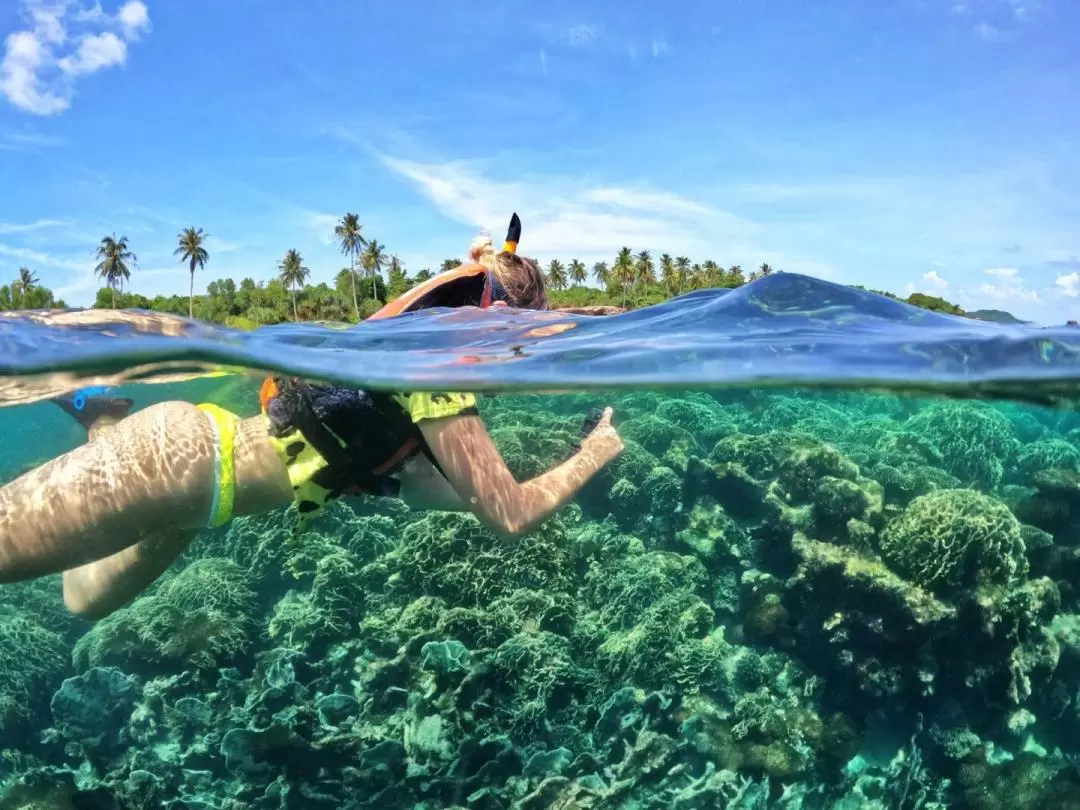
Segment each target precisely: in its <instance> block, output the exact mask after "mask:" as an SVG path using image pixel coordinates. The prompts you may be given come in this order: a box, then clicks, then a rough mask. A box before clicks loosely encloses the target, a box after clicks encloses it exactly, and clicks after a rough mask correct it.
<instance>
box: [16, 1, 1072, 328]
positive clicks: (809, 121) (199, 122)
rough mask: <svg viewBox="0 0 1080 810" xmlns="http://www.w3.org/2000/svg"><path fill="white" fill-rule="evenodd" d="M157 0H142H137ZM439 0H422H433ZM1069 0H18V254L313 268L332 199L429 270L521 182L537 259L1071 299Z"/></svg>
mask: <svg viewBox="0 0 1080 810" xmlns="http://www.w3.org/2000/svg"><path fill="white" fill-rule="evenodd" d="M144 3H145V4H144ZM436 7H437V8H438V10H433V9H435V8H436ZM1077 31H1080V4H1078V3H1075V2H1074V1H1073V0H876V1H875V2H873V3H869V2H865V0H824V1H823V2H817V3H812V4H811V3H806V2H805V0H754V1H751V0H708V2H705V1H703V0H700V1H699V0H695V1H694V2H679V3H655V2H642V0H620V1H619V2H614V0H603V2H588V3H584V2H569V0H549V1H548V2H543V3H540V2H522V1H520V0H498V2H495V1H492V2H483V1H482V0H474V1H473V2H462V1H461V0H444V2H439V3H420V2H416V1H415V0H396V2H384V0H369V2H364V3H357V2H351V1H350V0H313V1H312V2H306V3H300V2H286V1H285V0H229V2H220V0H215V2H210V0H184V2H182V3H181V2H175V0H173V1H172V2H160V0H142V1H140V0H127V1H126V2H125V0H101V3H100V4H92V3H88V2H85V0H10V2H7V3H4V4H3V5H2V7H0V37H3V38H4V52H3V58H2V62H0V94H2V95H0V188H2V189H3V194H2V196H0V278H6V277H8V276H13V275H14V274H15V272H16V270H17V268H18V267H19V266H20V265H23V264H25V265H28V266H30V267H31V268H32V269H33V270H34V271H35V272H37V273H38V275H39V276H40V278H41V280H42V282H43V283H45V284H47V285H49V286H51V287H53V288H54V289H57V290H59V291H60V292H61V293H62V294H63V295H64V296H65V297H66V298H67V300H68V302H69V303H71V304H86V303H88V302H89V301H90V300H91V298H92V296H93V292H94V290H95V289H96V286H97V284H96V281H95V280H94V279H93V275H92V268H93V264H94V262H93V258H92V252H93V248H94V246H95V245H96V243H97V242H98V240H100V238H101V237H102V236H104V235H106V234H109V233H113V232H115V233H117V234H118V235H120V234H124V235H127V237H128V239H129V241H130V243H131V247H132V249H133V250H134V251H135V253H136V254H137V255H138V259H139V262H138V264H139V269H138V270H137V271H136V273H135V274H134V275H133V279H132V286H133V288H134V289H136V290H138V291H141V292H144V293H147V294H151V295H152V294H156V293H159V292H186V289H187V278H186V270H185V269H183V268H181V267H180V266H179V265H177V264H176V260H175V258H174V257H173V256H172V250H173V248H174V246H175V241H176V235H177V233H178V232H179V231H180V230H181V229H182V228H183V227H185V226H188V225H196V226H199V227H202V228H204V229H205V230H206V231H207V232H208V233H209V234H210V235H211V237H212V238H211V240H210V245H209V246H210V250H211V260H210V264H209V266H208V267H207V269H206V271H205V272H204V273H203V274H202V276H201V277H200V279H199V280H198V281H199V284H198V286H200V287H205V283H206V282H207V281H209V280H212V279H213V278H216V277H219V276H225V275H229V276H233V277H237V278H240V277H243V276H252V277H254V278H258V279H266V278H270V277H272V276H273V275H274V274H275V272H276V263H277V261H278V259H279V258H280V257H281V255H282V254H283V253H284V252H285V251H286V250H287V249H289V248H296V249H298V250H300V251H301V253H302V254H303V255H304V257H305V260H306V264H307V265H308V266H309V267H310V268H311V269H312V272H313V277H314V279H315V280H323V279H329V278H331V277H332V276H333V274H334V273H335V272H336V271H337V270H338V269H340V268H341V267H342V266H343V264H344V262H343V260H342V259H341V257H340V256H339V255H338V254H337V253H336V250H335V247H334V245H333V240H332V237H331V229H332V226H333V223H334V220H335V219H336V218H337V217H338V216H340V215H341V214H342V213H344V212H346V211H356V212H358V213H359V214H360V217H361V220H362V222H364V223H365V233H366V235H368V236H371V237H375V238H377V239H378V240H379V241H380V242H381V243H383V244H385V245H386V246H387V250H388V251H389V252H392V253H396V254H398V255H399V256H400V257H401V258H402V259H403V261H404V262H405V264H406V266H407V267H408V268H409V269H411V270H418V269H420V268H421V267H424V266H428V265H438V263H439V262H440V261H441V259H442V258H443V257H445V256H450V255H461V254H462V253H463V252H464V250H465V249H466V248H467V246H468V243H469V241H470V240H471V238H472V236H473V235H474V234H475V233H476V231H477V230H478V229H481V228H482V229H487V230H489V231H491V232H492V233H494V234H495V235H496V236H499V235H500V233H499V232H500V231H501V230H502V228H503V227H504V223H505V221H506V219H507V217H508V216H509V213H510V212H511V211H512V210H516V211H518V212H519V213H520V214H521V215H522V217H523V219H524V222H525V233H524V239H523V245H522V248H523V251H524V252H526V253H528V254H529V255H533V256H536V257H538V258H540V259H541V260H547V259H550V258H552V257H556V256H557V257H559V258H562V259H564V260H565V259H570V258H574V257H579V258H581V259H583V260H585V261H586V262H588V263H590V264H591V263H592V262H593V261H595V260H597V259H601V258H602V259H607V260H610V259H611V257H612V255H613V254H614V253H615V251H616V250H617V249H618V248H619V247H620V246H622V245H624V244H625V245H628V246H630V247H632V248H634V249H635V250H638V249H649V250H652V251H654V252H655V253H656V254H659V253H661V252H665V251H666V252H669V253H671V254H673V255H678V254H685V255H688V256H691V257H692V258H694V259H695V260H701V259H705V258H713V259H714V260H716V261H719V262H721V263H723V264H725V265H730V264H735V263H741V264H742V265H743V266H744V267H747V268H749V267H753V266H757V265H758V264H760V263H761V262H762V261H768V262H770V263H771V264H773V265H774V266H777V267H780V268H782V269H785V270H790V271H798V272H805V273H809V274H813V275H819V276H822V277H825V278H830V279H833V280H837V281H842V282H847V283H862V284H866V285H869V286H875V287H884V288H888V289H892V290H895V291H899V292H910V291H912V290H915V289H918V290H921V291H924V292H932V293H939V294H942V295H944V296H946V297H947V298H950V299H952V300H956V301H958V302H960V303H961V304H962V305H964V306H965V307H968V308H976V307H980V306H996V307H1003V308H1008V309H1010V310H1012V311H1014V312H1016V313H1018V314H1020V315H1022V316H1024V317H1029V318H1033V319H1038V320H1041V321H1046V322H1055V321H1060V320H1062V319H1063V318H1065V317H1067V316H1068V317H1074V316H1076V315H1080V297H1078V293H1080V227H1077V225H1078V223H1080V194H1078V191H1080V137H1078V135H1080V120H1078V119H1080V104H1077V103H1076V87H1078V86H1080V56H1078V55H1077V54H1076V50H1075V32H1077Z"/></svg>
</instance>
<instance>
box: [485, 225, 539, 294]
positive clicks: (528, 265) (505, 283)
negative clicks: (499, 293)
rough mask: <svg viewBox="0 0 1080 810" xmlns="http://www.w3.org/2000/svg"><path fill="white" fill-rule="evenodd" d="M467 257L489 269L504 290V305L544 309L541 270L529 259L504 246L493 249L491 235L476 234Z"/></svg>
mask: <svg viewBox="0 0 1080 810" xmlns="http://www.w3.org/2000/svg"><path fill="white" fill-rule="evenodd" d="M469 261H471V262H474V263H476V264H479V265H480V266H481V267H486V268H487V269H488V270H490V271H491V272H492V273H493V274H494V275H495V278H496V279H498V281H499V284H500V285H501V286H502V288H503V290H504V291H505V292H506V298H507V299H508V300H506V301H505V303H506V304H507V305H508V306H512V307H517V308H518V309H547V308H548V300H547V293H546V292H545V290H544V274H543V272H542V271H541V270H540V266H539V265H538V264H537V263H536V262H535V261H533V260H532V259H526V258H524V257H522V256H518V255H517V254H516V253H511V252H510V251H507V250H504V251H502V252H501V253H496V252H495V246H494V244H492V241H491V236H489V235H488V234H483V233H482V234H480V235H478V236H477V237H476V238H475V239H473V242H472V245H471V246H470V247H469Z"/></svg>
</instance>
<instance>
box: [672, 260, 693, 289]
mask: <svg viewBox="0 0 1080 810" xmlns="http://www.w3.org/2000/svg"><path fill="white" fill-rule="evenodd" d="M690 272H691V271H690V260H689V259H688V258H686V257H685V256H679V257H678V258H677V259H675V294H676V295H678V294H679V293H681V292H682V291H683V290H684V289H685V288H686V284H687V282H689V281H690Z"/></svg>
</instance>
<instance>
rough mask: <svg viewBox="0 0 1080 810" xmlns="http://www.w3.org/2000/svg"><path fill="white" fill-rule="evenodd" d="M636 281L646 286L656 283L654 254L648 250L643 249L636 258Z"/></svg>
mask: <svg viewBox="0 0 1080 810" xmlns="http://www.w3.org/2000/svg"><path fill="white" fill-rule="evenodd" d="M635 262H636V267H635V268H634V283H635V284H640V285H641V286H643V287H644V286H645V285H646V284H655V283H656V270H655V269H654V267H653V260H652V255H651V254H650V253H649V251H647V250H643V251H641V252H640V253H639V254H638V255H637V258H636V260H635Z"/></svg>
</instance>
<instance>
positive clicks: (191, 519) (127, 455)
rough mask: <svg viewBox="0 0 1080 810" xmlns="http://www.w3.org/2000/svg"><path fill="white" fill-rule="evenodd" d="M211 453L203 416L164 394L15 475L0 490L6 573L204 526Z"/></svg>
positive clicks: (80, 559) (39, 569)
mask: <svg viewBox="0 0 1080 810" xmlns="http://www.w3.org/2000/svg"><path fill="white" fill-rule="evenodd" d="M214 452H215V451H214V431H213V428H212V426H211V423H210V421H209V420H208V419H207V418H206V415H205V414H203V413H202V412H201V411H199V410H198V409H197V408H196V407H195V406H194V405H191V404H189V403H186V402H164V403H160V404H158V405H152V406H150V407H148V408H146V409H145V410H142V411H139V412H138V413H135V414H133V415H131V416H129V417H127V418H126V419H124V420H123V422H121V423H120V424H118V425H117V426H116V427H115V428H113V429H112V430H110V431H108V432H107V433H105V434H104V435H102V436H101V437H99V438H96V439H95V440H94V441H92V442H90V443H89V444H86V445H83V446H82V447H79V448H76V449H75V450H72V451H71V452H70V453H66V454H64V455H63V456H60V457H59V458H56V459H53V460H52V461H49V462H47V463H45V464H43V465H42V466H41V467H38V468H37V469H35V470H31V471H30V472H28V473H26V474H25V475H23V476H21V477H19V478H17V479H16V480H14V481H12V482H11V483H10V484H8V485H7V486H5V487H3V488H2V489H0V582H13V581H17V580H21V579H29V578H33V577H38V576H43V575H45V574H53V573H58V572H60V571H64V570H66V569H71V568H76V567H78V566H82V565H86V564H87V563H90V562H93V561H95V560H101V559H102V558H105V557H108V556H110V555H112V554H115V553H117V552H119V551H122V550H124V549H126V548H128V547H129V546H132V545H133V544H135V543H138V542H139V541H142V540H150V539H153V538H156V537H158V536H159V535H160V533H161V532H162V531H163V530H164V531H175V530H178V529H198V528H199V527H201V526H202V525H203V524H204V523H205V522H206V520H207V516H208V513H209V509H210V505H211V503H212V500H213V487H214V474H215V460H214V459H215V455H214Z"/></svg>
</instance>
